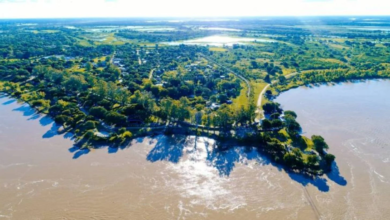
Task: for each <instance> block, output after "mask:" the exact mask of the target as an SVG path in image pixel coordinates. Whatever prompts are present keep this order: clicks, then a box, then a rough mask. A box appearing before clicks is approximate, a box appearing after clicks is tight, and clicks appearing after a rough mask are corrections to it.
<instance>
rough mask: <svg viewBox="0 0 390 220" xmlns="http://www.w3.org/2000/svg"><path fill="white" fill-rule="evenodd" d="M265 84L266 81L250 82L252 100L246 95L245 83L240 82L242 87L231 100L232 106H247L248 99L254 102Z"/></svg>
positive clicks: (238, 107)
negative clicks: (237, 94)
mask: <svg viewBox="0 0 390 220" xmlns="http://www.w3.org/2000/svg"><path fill="white" fill-rule="evenodd" d="M266 85H267V83H265V82H251V89H252V90H253V91H252V92H253V97H254V98H253V99H254V100H250V97H247V96H246V92H247V91H248V88H247V87H246V84H245V83H242V84H241V86H242V87H243V89H242V90H241V93H240V95H239V96H238V97H237V98H235V99H233V100H232V101H233V106H234V108H235V109H240V108H241V106H244V107H248V105H249V102H250V101H253V102H255V104H256V103H257V99H258V98H259V94H260V92H261V91H262V90H263V89H264V87H265V86H266ZM263 100H264V99H263Z"/></svg>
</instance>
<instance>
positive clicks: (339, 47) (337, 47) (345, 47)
mask: <svg viewBox="0 0 390 220" xmlns="http://www.w3.org/2000/svg"><path fill="white" fill-rule="evenodd" d="M329 46H331V47H333V48H336V49H339V50H342V49H349V47H347V46H343V45H340V44H329Z"/></svg>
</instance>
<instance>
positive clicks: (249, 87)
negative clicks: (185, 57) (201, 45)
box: [199, 54, 251, 97]
mask: <svg viewBox="0 0 390 220" xmlns="http://www.w3.org/2000/svg"><path fill="white" fill-rule="evenodd" d="M199 55H200V56H202V57H203V58H205V59H206V60H207V61H209V62H211V63H214V64H215V65H217V66H220V67H221V68H222V69H225V70H226V71H228V72H231V73H233V74H234V75H235V76H237V77H238V78H239V79H241V80H242V81H244V82H245V84H246V86H247V88H248V90H247V92H246V96H247V97H249V95H250V94H251V86H250V84H249V81H248V80H247V79H245V78H244V77H243V76H241V75H240V74H238V73H236V72H234V71H233V70H231V69H230V68H228V67H225V66H223V65H221V64H218V63H217V62H216V61H214V60H213V59H211V58H210V57H207V56H205V55H204V54H199Z"/></svg>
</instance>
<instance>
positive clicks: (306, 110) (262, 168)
mask: <svg viewBox="0 0 390 220" xmlns="http://www.w3.org/2000/svg"><path fill="white" fill-rule="evenodd" d="M388 94H390V81H379V80H378V81H366V82H360V83H344V84H339V85H335V86H320V87H314V88H310V89H309V88H299V89H293V90H291V91H288V92H286V93H283V94H281V95H280V97H278V99H277V101H278V102H280V103H282V105H283V106H284V108H285V109H286V110H287V109H291V110H294V111H296V112H297V113H298V121H299V122H300V123H301V125H302V127H303V130H304V133H305V134H306V135H311V134H313V133H314V134H320V135H322V136H324V137H325V139H326V140H327V142H328V144H329V145H330V152H331V153H333V154H335V155H336V157H337V158H336V161H337V165H335V168H334V172H332V173H331V174H329V175H325V176H323V177H320V178H317V179H315V180H310V179H307V178H305V177H303V176H300V175H291V174H288V173H286V172H285V171H284V170H283V169H281V168H279V167H278V166H276V165H274V164H271V163H270V162H269V161H268V160H267V159H265V158H264V157H262V156H260V155H258V154H257V153H256V152H255V151H253V150H251V149H242V148H236V149H232V150H229V151H226V152H215V151H213V145H214V143H213V141H212V140H209V139H205V138H197V140H196V141H195V137H183V136H180V137H173V138H167V137H164V136H159V137H157V138H154V139H150V138H144V139H137V140H134V141H133V142H132V144H131V145H130V146H128V147H126V148H124V149H112V148H102V149H98V150H93V151H86V150H84V151H80V150H78V149H77V148H75V147H73V145H72V143H73V141H72V140H70V137H68V136H65V137H64V136H59V135H56V133H55V132H54V131H55V130H56V127H55V125H54V124H53V123H52V121H51V120H50V119H48V118H47V117H43V116H39V115H36V114H34V112H33V111H32V110H31V109H30V108H29V107H28V106H26V105H22V104H18V103H16V102H15V101H14V100H12V99H9V98H5V97H3V98H1V99H0V219H388V218H389V217H388V216H389V214H390V209H389V208H388V207H389V205H390V167H389V165H390V136H389V135H390V114H389V112H390V98H389V97H388Z"/></svg>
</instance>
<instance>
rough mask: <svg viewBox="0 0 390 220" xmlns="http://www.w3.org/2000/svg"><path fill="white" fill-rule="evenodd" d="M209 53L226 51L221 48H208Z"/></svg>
mask: <svg viewBox="0 0 390 220" xmlns="http://www.w3.org/2000/svg"><path fill="white" fill-rule="evenodd" d="M209 51H215V52H225V51H227V49H225V48H222V47H210V48H209Z"/></svg>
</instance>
